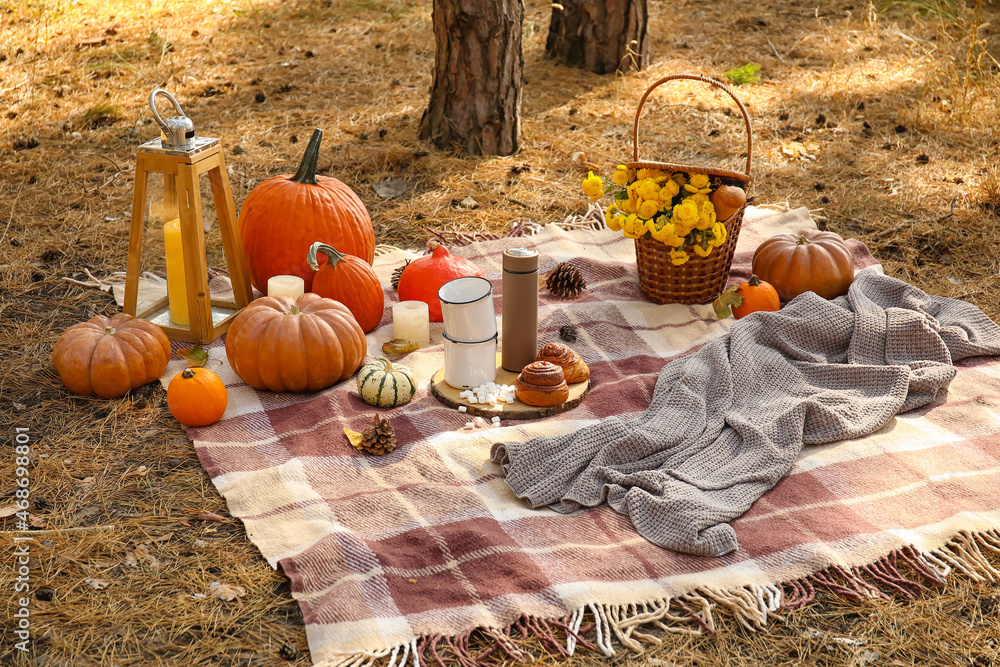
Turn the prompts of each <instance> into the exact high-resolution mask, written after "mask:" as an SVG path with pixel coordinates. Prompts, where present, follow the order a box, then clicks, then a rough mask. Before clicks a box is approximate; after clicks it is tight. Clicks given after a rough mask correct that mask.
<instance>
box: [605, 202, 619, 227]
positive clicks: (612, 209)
mask: <svg viewBox="0 0 1000 667" xmlns="http://www.w3.org/2000/svg"><path fill="white" fill-rule="evenodd" d="M616 215H618V207H617V206H615V205H614V204H612V205H611V206H608V207H607V208H606V209H604V222H607V223H610V222H611V219H612V218H614V217H615V216H616Z"/></svg>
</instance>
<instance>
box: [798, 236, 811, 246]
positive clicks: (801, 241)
mask: <svg viewBox="0 0 1000 667" xmlns="http://www.w3.org/2000/svg"><path fill="white" fill-rule="evenodd" d="M810 243H812V241H810V240H809V239H807V238H806V235H805V234H799V240H798V241H796V242H795V245H809V244H810Z"/></svg>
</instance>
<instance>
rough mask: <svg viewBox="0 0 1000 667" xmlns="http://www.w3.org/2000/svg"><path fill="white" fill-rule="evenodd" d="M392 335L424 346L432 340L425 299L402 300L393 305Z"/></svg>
mask: <svg viewBox="0 0 1000 667" xmlns="http://www.w3.org/2000/svg"><path fill="white" fill-rule="evenodd" d="M392 337H393V338H402V339H403V340H411V341H413V342H414V343H416V344H417V345H420V346H422V347H424V346H427V345H429V344H430V342H431V332H430V314H429V310H428V308H427V304H426V303H424V302H423V301H400V302H399V303H397V304H396V305H394V306H393V307H392Z"/></svg>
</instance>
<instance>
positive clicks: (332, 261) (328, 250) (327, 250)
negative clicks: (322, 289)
mask: <svg viewBox="0 0 1000 667" xmlns="http://www.w3.org/2000/svg"><path fill="white" fill-rule="evenodd" d="M318 252H321V253H323V254H324V255H326V265H327V266H333V267H335V266H337V265H338V264H340V263H341V262H343V261H344V256H343V255H342V254H340V252H339V251H338V250H337V249H336V248H334V247H333V246H332V245H327V244H325V243H323V242H322V241H316V243H313V244H312V245H311V246H309V254H308V255H306V263H307V264H309V267H310V268H311V269H312V270H313V271H319V261H318V260H317V258H316V253H318Z"/></svg>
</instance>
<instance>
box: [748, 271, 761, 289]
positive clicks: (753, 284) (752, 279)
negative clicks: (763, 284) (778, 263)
mask: <svg viewBox="0 0 1000 667" xmlns="http://www.w3.org/2000/svg"><path fill="white" fill-rule="evenodd" d="M748 284H749V285H750V286H751V287H757V285H760V278H758V277H757V274H756V273H754V274H751V276H750V282H749V283H748Z"/></svg>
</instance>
